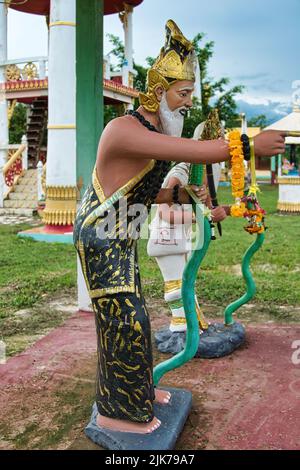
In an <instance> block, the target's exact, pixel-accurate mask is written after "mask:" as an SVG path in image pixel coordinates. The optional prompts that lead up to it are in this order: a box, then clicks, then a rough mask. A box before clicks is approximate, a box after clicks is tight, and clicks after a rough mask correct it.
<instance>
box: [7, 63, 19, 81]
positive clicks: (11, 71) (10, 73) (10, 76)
mask: <svg viewBox="0 0 300 470" xmlns="http://www.w3.org/2000/svg"><path fill="white" fill-rule="evenodd" d="M5 77H6V80H7V81H8V82H11V81H15V80H20V79H21V70H20V69H19V67H18V66H17V65H16V64H10V65H7V67H6V69H5Z"/></svg>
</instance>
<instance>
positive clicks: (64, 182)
mask: <svg viewBox="0 0 300 470" xmlns="http://www.w3.org/2000/svg"><path fill="white" fill-rule="evenodd" d="M48 67H49V84H48V93H49V98H48V100H49V108H48V153H47V175H46V206H45V210H44V212H43V222H44V223H45V224H46V225H52V226H62V227H63V229H64V230H65V229H66V228H67V227H70V228H71V226H72V224H73V222H74V219H75V215H76V202H77V187H76V0H64V1H63V2H62V1H61V0H51V2H50V21H49V62H48Z"/></svg>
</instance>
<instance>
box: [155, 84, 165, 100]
mask: <svg viewBox="0 0 300 470" xmlns="http://www.w3.org/2000/svg"><path fill="white" fill-rule="evenodd" d="M164 91H165V89H164V87H163V86H162V85H157V87H155V90H154V93H155V96H156V99H157V101H158V102H159V103H160V102H161V100H162V97H163V94H164Z"/></svg>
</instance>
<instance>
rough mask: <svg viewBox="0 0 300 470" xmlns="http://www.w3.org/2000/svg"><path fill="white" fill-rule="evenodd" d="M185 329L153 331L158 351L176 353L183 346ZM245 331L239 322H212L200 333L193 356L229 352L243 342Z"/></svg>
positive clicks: (203, 356)
mask: <svg viewBox="0 0 300 470" xmlns="http://www.w3.org/2000/svg"><path fill="white" fill-rule="evenodd" d="M185 337H186V333H185V331H182V332H174V331H173V332H172V331H170V329H169V328H163V329H162V330H159V331H158V332H157V333H155V342H156V346H157V349H158V350H159V351H160V352H163V353H168V354H178V353H179V352H180V351H182V350H183V349H184V346H185ZM245 337H246V332H245V328H244V326H243V325H242V324H241V323H237V322H235V323H233V324H232V325H229V326H225V325H224V324H223V323H214V324H212V325H210V326H209V328H208V329H207V330H205V331H203V332H202V333H201V335H200V341H199V346H198V351H197V353H196V354H195V357H200V358H203V359H213V358H216V357H223V356H227V355H228V354H231V353H232V352H233V351H235V350H236V349H237V348H239V347H240V346H241V345H242V344H243V343H244V342H245Z"/></svg>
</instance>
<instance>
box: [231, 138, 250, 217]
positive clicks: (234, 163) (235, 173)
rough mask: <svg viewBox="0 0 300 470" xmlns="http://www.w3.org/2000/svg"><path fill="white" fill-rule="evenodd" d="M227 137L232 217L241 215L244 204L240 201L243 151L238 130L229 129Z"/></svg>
mask: <svg viewBox="0 0 300 470" xmlns="http://www.w3.org/2000/svg"><path fill="white" fill-rule="evenodd" d="M228 138H229V152H230V155H231V187H232V195H233V197H234V198H235V204H234V205H233V206H231V211H230V214H231V216H232V217H243V215H244V213H245V210H246V205H245V204H244V203H243V202H242V197H243V196H244V186H245V167H244V152H243V143H242V141H241V134H240V132H239V131H231V132H229V135H228Z"/></svg>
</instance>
